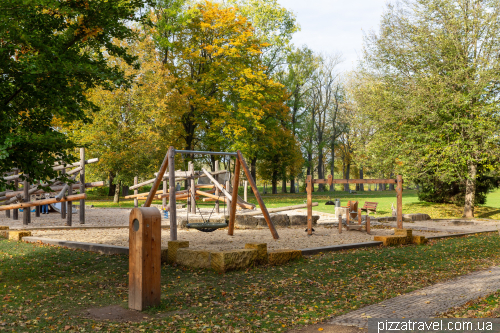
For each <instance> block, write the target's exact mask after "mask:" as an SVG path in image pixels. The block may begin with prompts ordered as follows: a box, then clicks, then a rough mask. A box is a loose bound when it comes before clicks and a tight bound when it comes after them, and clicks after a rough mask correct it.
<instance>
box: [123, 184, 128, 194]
mask: <svg viewBox="0 0 500 333" xmlns="http://www.w3.org/2000/svg"><path fill="white" fill-rule="evenodd" d="M122 195H123V196H127V195H128V186H125V185H123V186H122Z"/></svg>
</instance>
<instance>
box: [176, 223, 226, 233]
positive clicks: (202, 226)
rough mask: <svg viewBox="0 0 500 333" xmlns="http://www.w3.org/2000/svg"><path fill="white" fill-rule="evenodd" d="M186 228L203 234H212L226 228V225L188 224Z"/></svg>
mask: <svg viewBox="0 0 500 333" xmlns="http://www.w3.org/2000/svg"><path fill="white" fill-rule="evenodd" d="M186 227H187V228H191V229H196V230H199V231H203V232H212V231H215V230H217V229H219V228H226V227H227V223H188V224H187V225H186Z"/></svg>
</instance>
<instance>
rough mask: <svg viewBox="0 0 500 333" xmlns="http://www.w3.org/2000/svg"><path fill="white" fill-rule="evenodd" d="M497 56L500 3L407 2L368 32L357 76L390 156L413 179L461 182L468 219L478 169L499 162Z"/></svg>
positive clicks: (364, 101)
mask: <svg viewBox="0 0 500 333" xmlns="http://www.w3.org/2000/svg"><path fill="white" fill-rule="evenodd" d="M499 54H500V1H499V0H404V1H399V2H397V4H396V5H394V6H393V5H389V6H388V8H387V10H386V12H385V14H384V16H383V20H382V23H381V28H380V33H379V34H375V33H372V34H370V35H368V36H367V38H366V49H365V54H364V62H363V64H362V68H361V70H360V71H359V73H358V74H359V75H360V77H361V78H362V79H361V80H360V83H362V84H361V85H360V88H359V90H358V93H357V101H358V105H359V106H360V107H362V108H363V109H364V110H365V112H367V113H368V114H369V115H370V117H371V118H372V119H374V120H375V121H376V123H377V127H378V128H377V131H378V133H377V134H376V135H375V138H378V139H379V142H380V144H381V145H383V144H384V142H385V143H387V142H392V146H391V149H385V151H386V154H390V155H392V157H393V159H394V160H395V161H396V162H397V164H399V165H400V169H401V170H403V171H404V172H405V174H407V175H408V176H410V178H412V179H414V180H429V179H435V178H437V179H439V180H440V181H444V182H447V183H451V182H455V181H460V182H463V183H464V184H465V186H464V188H465V191H466V193H465V202H464V216H466V217H472V216H473V212H474V211H473V209H474V207H473V205H474V196H475V188H476V178H477V177H478V170H483V171H484V170H486V171H487V170H488V169H491V168H492V167H493V166H494V165H496V164H497V160H498V139H497V137H498V136H497V133H498V129H499V127H500V118H499V117H498V107H499V98H498V97H499V88H500V85H499V83H500V82H499V78H500V76H499V74H500V57H499V56H498V55H499ZM388 138H390V140H388ZM478 166H483V167H481V168H478ZM484 166H486V168H485V167H484Z"/></svg>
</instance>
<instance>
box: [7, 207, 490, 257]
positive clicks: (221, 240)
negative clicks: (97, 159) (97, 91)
mask: <svg viewBox="0 0 500 333" xmlns="http://www.w3.org/2000/svg"><path fill="white" fill-rule="evenodd" d="M287 213H288V214H289V215H292V214H305V210H297V211H291V212H287ZM22 214H23V213H21V212H20V213H19V220H18V221H13V220H12V218H10V219H9V218H6V217H5V213H0V225H7V226H9V227H11V228H12V229H19V228H22V227H23V225H22ZM129 214H130V209H109V208H107V209H102V208H100V209H97V208H92V209H87V210H86V223H85V225H84V226H90V227H111V226H128V217H129ZM208 214H209V210H206V211H205V212H204V215H205V218H206V216H207V215H208ZM314 215H319V216H320V220H319V221H318V223H319V224H318V226H316V227H315V233H314V235H313V236H307V234H306V232H305V231H304V229H305V228H304V227H296V228H279V229H277V230H278V233H279V235H280V239H279V240H274V239H273V238H272V236H271V233H270V232H269V230H268V229H267V228H261V229H246V230H245V229H238V228H236V230H235V233H234V236H228V235H227V229H220V230H217V231H215V232H211V233H204V232H200V231H197V230H185V229H178V239H179V240H187V241H189V242H190V247H191V248H200V249H211V250H229V249H237V248H243V247H244V245H245V243H252V242H265V243H267V244H268V248H269V249H283V248H292V249H305V248H312V247H321V246H331V245H339V244H350V243H360V242H368V241H372V240H373V237H374V236H375V235H391V234H393V232H392V230H391V229H389V228H390V227H393V226H395V224H394V223H382V224H381V225H382V226H383V228H385V229H379V228H380V227H377V226H376V225H374V227H373V228H372V235H367V234H366V233H365V232H360V231H345V230H344V231H343V232H342V234H340V235H339V234H338V229H337V228H336V227H334V228H330V227H325V226H321V224H322V223H331V222H334V221H335V219H333V218H332V216H330V215H332V214H327V213H321V212H314ZM217 216H220V215H217V214H214V215H213V217H217ZM178 217H179V218H185V217H186V210H185V209H182V210H178ZM191 218H193V217H191ZM496 223H497V222H496V221H488V220H486V221H485V222H482V221H479V222H478V221H476V222H474V224H462V225H456V224H453V223H452V222H450V221H437V222H435V221H423V222H415V223H406V222H405V224H404V225H405V227H408V228H416V229H424V230H421V231H417V230H414V234H415V235H423V236H438V235H446V234H450V233H456V232H472V231H479V230H489V229H492V228H495V226H496ZM65 224H66V221H65V220H62V219H61V217H60V214H59V213H50V214H42V215H41V216H40V217H35V214H34V213H32V223H31V224H30V225H29V227H28V228H27V229H31V228H47V227H49V228H50V227H62V226H64V225H65ZM162 225H164V226H165V225H166V226H168V225H169V221H168V220H167V219H162ZM73 226H75V227H80V226H82V225H80V223H79V214H73ZM425 229H429V230H427V231H426V230H425ZM32 234H33V236H37V237H46V238H55V239H64V240H68V241H79V242H89V243H100V244H110V245H120V246H128V229H126V228H125V229H124V228H122V229H118V228H116V229H115V228H108V229H97V228H92V229H75V230H68V229H65V230H61V229H46V230H32ZM169 239H170V231H169V230H168V229H163V230H162V245H163V246H167V242H168V240H169Z"/></svg>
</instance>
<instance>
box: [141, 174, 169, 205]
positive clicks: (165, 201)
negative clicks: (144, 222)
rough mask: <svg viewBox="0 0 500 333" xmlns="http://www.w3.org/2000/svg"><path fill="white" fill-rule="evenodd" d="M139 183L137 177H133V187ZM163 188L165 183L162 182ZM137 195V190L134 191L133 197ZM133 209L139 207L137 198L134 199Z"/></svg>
mask: <svg viewBox="0 0 500 333" xmlns="http://www.w3.org/2000/svg"><path fill="white" fill-rule="evenodd" d="M138 182H139V178H138V177H137V176H135V177H134V185H137V183H138ZM163 187H165V182H163ZM137 194H139V189H137V188H136V189H134V195H137ZM166 203H167V198H165V200H164V205H166ZM134 207H135V208H137V207H139V200H138V199H137V198H134Z"/></svg>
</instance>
